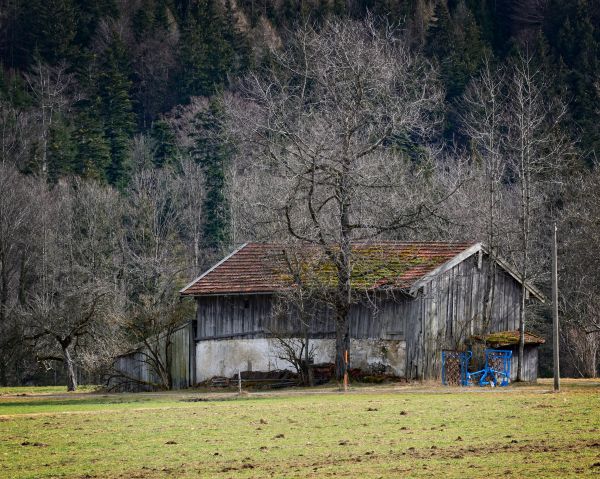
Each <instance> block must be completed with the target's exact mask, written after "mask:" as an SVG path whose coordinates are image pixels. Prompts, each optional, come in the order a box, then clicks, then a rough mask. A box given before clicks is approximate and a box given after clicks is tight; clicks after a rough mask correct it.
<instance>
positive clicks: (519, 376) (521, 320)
mask: <svg viewBox="0 0 600 479" xmlns="http://www.w3.org/2000/svg"><path fill="white" fill-rule="evenodd" d="M526 296H527V289H526V287H525V281H523V285H522V287H521V305H520V308H519V353H518V354H519V355H518V362H517V381H523V360H524V359H523V358H524V355H525V298H526Z"/></svg>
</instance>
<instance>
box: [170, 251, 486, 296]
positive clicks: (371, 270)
mask: <svg viewBox="0 0 600 479" xmlns="http://www.w3.org/2000/svg"><path fill="white" fill-rule="evenodd" d="M473 245H474V243H433V242H428V243H425V242H422V243H417V242H396V241H387V242H377V243H354V244H353V245H352V254H353V255H354V263H353V264H354V269H353V273H352V282H353V285H354V287H356V288H364V289H378V288H386V287H387V288H399V289H408V288H410V287H411V286H412V285H413V284H414V283H415V282H416V281H417V280H419V279H421V278H423V276H425V275H426V274H427V273H430V272H431V271H433V270H434V269H436V268H437V267H438V266H440V265H442V264H443V263H445V262H447V261H449V260H450V259H452V258H454V257H455V256H456V255H458V254H459V253H461V252H463V251H464V250H466V249H467V248H469V247H471V246H473ZM307 251H312V253H311V254H309V255H305V256H306V257H310V259H306V260H304V263H303V264H305V265H307V266H306V269H310V271H311V274H313V277H316V278H318V280H319V281H320V282H323V283H328V282H329V283H332V284H333V282H334V278H335V270H334V268H333V265H332V264H331V262H330V261H328V260H324V259H322V255H320V254H318V253H316V252H317V251H318V252H320V250H318V248H316V247H312V248H304V249H303V250H302V252H303V253H305V252H307ZM319 257H320V258H321V259H319ZM284 258H285V256H284V246H283V245H278V244H274V243H246V244H245V245H243V246H242V247H241V248H239V249H238V250H236V251H234V252H233V253H232V254H230V255H229V256H227V257H226V258H224V259H223V260H222V261H221V262H219V263H217V264H216V265H215V266H213V267H212V268H211V269H209V270H208V271H207V272H205V273H204V274H203V275H201V276H200V277H199V278H197V279H196V280H194V281H193V282H192V283H190V284H189V285H188V286H186V287H185V288H184V289H183V290H182V291H181V294H183V295H190V296H199V295H214V294H242V293H248V294H251V293H271V292H275V291H278V290H281V289H283V288H286V287H288V286H289V285H290V284H291V282H290V278H291V275H290V273H289V269H288V268H287V266H286V263H285V261H284Z"/></svg>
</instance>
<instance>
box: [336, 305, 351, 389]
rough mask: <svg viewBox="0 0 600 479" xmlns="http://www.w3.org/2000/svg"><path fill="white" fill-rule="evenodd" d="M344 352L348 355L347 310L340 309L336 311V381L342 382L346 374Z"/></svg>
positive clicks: (348, 324) (348, 331) (348, 327)
mask: <svg viewBox="0 0 600 479" xmlns="http://www.w3.org/2000/svg"><path fill="white" fill-rule="evenodd" d="M346 351H348V355H349V354H350V321H349V320H348V310H347V308H342V311H338V314H337V318H336V331H335V377H336V379H337V380H338V381H341V380H343V379H344V374H345V373H346V366H347V365H346V360H345V355H346ZM348 357H349V356H348ZM348 361H350V359H348Z"/></svg>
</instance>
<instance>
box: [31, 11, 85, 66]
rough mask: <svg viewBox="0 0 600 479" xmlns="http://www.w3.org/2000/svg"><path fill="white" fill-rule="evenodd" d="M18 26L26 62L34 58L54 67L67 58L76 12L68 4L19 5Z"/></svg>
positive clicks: (74, 31) (74, 28)
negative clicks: (36, 55)
mask: <svg viewBox="0 0 600 479" xmlns="http://www.w3.org/2000/svg"><path fill="white" fill-rule="evenodd" d="M21 8H22V10H21V14H20V18H19V24H20V28H21V41H20V43H21V44H20V45H19V47H20V48H21V49H22V52H23V57H24V60H25V61H26V62H29V61H31V60H32V59H33V57H34V54H38V55H39V56H40V58H42V59H43V60H44V62H46V63H48V64H51V65H54V64H56V63H58V62H59V61H61V60H63V59H65V58H68V57H69V55H70V53H71V49H72V47H73V39H74V38H75V34H76V26H77V20H76V11H75V8H74V5H73V2H72V0H30V1H27V2H22V4H21Z"/></svg>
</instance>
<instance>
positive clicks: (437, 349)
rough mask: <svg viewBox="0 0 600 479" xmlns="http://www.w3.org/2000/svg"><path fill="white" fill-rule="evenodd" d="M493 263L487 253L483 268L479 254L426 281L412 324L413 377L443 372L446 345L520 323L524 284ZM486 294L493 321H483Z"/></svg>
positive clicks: (409, 358) (409, 363) (409, 364)
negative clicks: (473, 335)
mask: <svg viewBox="0 0 600 479" xmlns="http://www.w3.org/2000/svg"><path fill="white" fill-rule="evenodd" d="M490 266H491V265H490V262H489V260H488V259H487V257H484V258H483V261H482V263H481V268H480V267H479V265H478V257H477V255H474V256H472V257H471V258H468V259H467V260H465V261H463V262H461V263H459V264H458V265H456V266H455V267H454V268H452V269H450V270H449V271H447V272H445V273H444V274H441V275H439V276H438V277H436V278H434V279H433V280H432V281H431V282H430V283H429V284H427V285H425V286H424V288H423V291H422V293H421V294H420V295H419V299H420V302H421V303H422V304H421V308H420V314H416V313H417V311H416V309H415V312H414V313H415V314H411V315H410V321H411V322H410V323H409V325H408V326H407V331H408V336H407V371H408V372H409V375H410V377H411V378H437V377H439V374H440V368H441V351H442V350H443V349H457V348H459V347H460V346H461V345H463V344H464V340H465V339H466V338H467V337H469V336H470V335H472V334H477V333H487V332H494V331H503V330H514V329H517V327H518V324H519V301H520V295H521V286H520V284H519V283H518V282H517V281H516V280H515V279H514V278H513V277H512V276H510V275H509V274H507V273H506V272H504V271H503V270H502V269H500V268H494V269H493V270H490ZM492 274H493V275H494V279H493V281H492ZM492 285H493V287H494V290H493V295H491V294H490V287H491V286H492ZM487 297H492V298H493V302H492V308H491V321H490V324H484V312H485V305H486V298H487Z"/></svg>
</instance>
